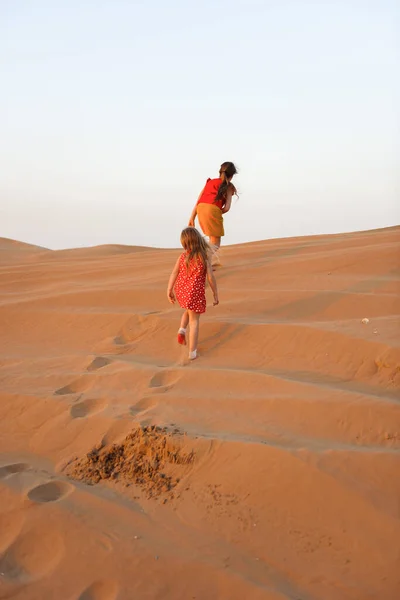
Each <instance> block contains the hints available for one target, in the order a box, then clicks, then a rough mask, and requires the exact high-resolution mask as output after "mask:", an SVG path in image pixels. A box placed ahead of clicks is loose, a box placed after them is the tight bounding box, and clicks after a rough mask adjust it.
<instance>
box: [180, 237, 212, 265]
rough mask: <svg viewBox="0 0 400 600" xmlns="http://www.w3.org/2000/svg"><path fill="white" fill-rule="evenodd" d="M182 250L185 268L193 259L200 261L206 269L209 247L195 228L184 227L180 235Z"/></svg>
mask: <svg viewBox="0 0 400 600" xmlns="http://www.w3.org/2000/svg"><path fill="white" fill-rule="evenodd" d="M181 244H182V248H183V249H184V250H186V268H187V269H189V265H190V263H191V261H192V260H193V259H200V260H201V262H202V263H203V265H204V266H205V267H206V266H207V262H208V261H209V259H210V256H211V247H210V245H209V244H208V242H206V240H205V239H204V237H203V236H202V235H201V233H200V232H199V231H197V229H196V228H195V227H186V229H184V230H183V231H182V233H181Z"/></svg>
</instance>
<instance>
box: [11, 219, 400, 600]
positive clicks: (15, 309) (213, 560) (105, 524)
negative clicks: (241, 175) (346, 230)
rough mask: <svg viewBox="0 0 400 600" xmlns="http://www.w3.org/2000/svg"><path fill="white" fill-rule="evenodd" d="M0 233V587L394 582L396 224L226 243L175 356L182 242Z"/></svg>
mask: <svg viewBox="0 0 400 600" xmlns="http://www.w3.org/2000/svg"><path fill="white" fill-rule="evenodd" d="M0 250H1V252H0V257H1V264H0V343H1V344H0V598H4V599H5V598H13V599H15V600H36V599H37V600H42V599H46V600H51V599H54V600H56V599H57V600H64V599H65V600H116V599H118V600H139V599H140V600H145V599H149V600H180V599H182V600H194V599H195V600H213V599H221V600H236V599H237V600H239V599H240V600H243V599H244V598H245V599H246V600H288V599H290V600H397V599H398V598H399V597H400V545H399V539H400V522H399V517H400V478H399V473H400V394H399V388H400V317H399V313H400V311H399V304H400V303H399V296H400V294H399V292H400V228H390V229H386V230H376V231H372V232H361V233H354V234H343V235H335V236H316V237H310V238H298V239H285V240H270V241H266V242H259V243H252V244H244V245H240V246H232V247H227V248H225V249H224V250H223V253H222V259H223V267H222V268H221V269H220V270H219V271H218V273H217V279H218V284H219V289H220V299H221V304H220V306H218V307H216V308H212V307H210V308H209V310H208V312H207V315H206V316H205V317H204V319H203V322H202V325H201V333H200V338H201V339H200V348H199V350H200V354H201V357H200V359H199V360H198V361H196V362H195V363H193V364H190V365H188V364H187V362H186V357H185V354H182V352H184V351H183V350H182V349H181V348H180V347H179V346H177V345H176V343H175V335H176V330H177V326H178V314H179V311H178V309H176V308H175V307H171V306H170V305H169V304H168V302H167V299H166V284H167V279H168V276H169V272H170V270H171V268H172V265H173V263H174V260H175V258H176V256H177V251H175V250H167V251H165V250H154V249H153V250H152V249H148V248H135V247H123V246H117V245H115V246H103V247H97V248H92V249H76V250H69V251H68V250H63V251H50V250H46V249H43V248H39V247H35V246H29V245H24V244H21V243H19V242H13V241H11V240H4V239H2V240H1V243H0ZM364 318H368V319H369V322H368V323H367V324H363V323H362V319H364Z"/></svg>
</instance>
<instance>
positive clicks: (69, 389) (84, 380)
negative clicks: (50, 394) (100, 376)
mask: <svg viewBox="0 0 400 600" xmlns="http://www.w3.org/2000/svg"><path fill="white" fill-rule="evenodd" d="M92 383H93V379H92V377H88V376H83V377H80V378H79V379H76V380H75V381H73V382H72V383H70V384H69V385H66V386H64V387H62V388H60V389H58V390H56V391H55V392H54V394H55V395H56V396H66V395H68V394H78V393H79V392H85V391H86V390H87V389H89V387H91V385H92Z"/></svg>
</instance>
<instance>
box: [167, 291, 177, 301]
mask: <svg viewBox="0 0 400 600" xmlns="http://www.w3.org/2000/svg"><path fill="white" fill-rule="evenodd" d="M167 296H168V302H170V303H171V304H175V302H176V296H175V292H174V290H168V291H167Z"/></svg>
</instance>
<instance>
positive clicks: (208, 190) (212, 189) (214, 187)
mask: <svg viewBox="0 0 400 600" xmlns="http://www.w3.org/2000/svg"><path fill="white" fill-rule="evenodd" d="M221 183H222V179H221V178H220V177H218V178H217V179H207V182H206V185H205V187H204V190H203V193H202V194H201V196H200V198H199V200H198V202H197V204H214V205H215V206H218V208H220V209H221V210H222V208H223V206H224V204H225V199H224V198H219V199H218V200H217V201H215V198H216V197H217V194H218V190H219V186H220V185H221Z"/></svg>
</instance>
